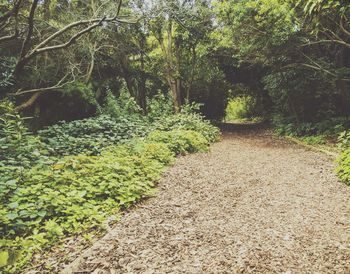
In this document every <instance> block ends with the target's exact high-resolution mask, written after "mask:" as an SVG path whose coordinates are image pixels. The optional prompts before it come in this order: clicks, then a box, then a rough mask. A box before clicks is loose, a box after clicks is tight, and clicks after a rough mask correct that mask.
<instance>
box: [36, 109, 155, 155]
mask: <svg viewBox="0 0 350 274" xmlns="http://www.w3.org/2000/svg"><path fill="white" fill-rule="evenodd" d="M148 131H149V129H148V126H147V123H146V122H145V121H144V120H142V119H141V118H140V119H137V118H135V117H132V118H127V117H126V116H125V117H119V118H112V117H111V116H108V115H101V116H98V117H93V118H87V119H83V120H76V121H72V122H69V123H66V122H60V123H58V124H56V125H53V126H50V127H47V128H45V129H43V130H40V131H39V136H40V139H41V140H42V142H43V143H45V144H46V146H47V148H48V150H49V151H50V153H51V155H54V156H67V155H77V154H86V155H98V154H99V153H100V152H101V150H102V149H103V148H104V147H106V146H110V145H116V144H123V143H127V142H128V141H129V140H130V139H132V138H134V137H137V136H144V135H146V134H147V132H148Z"/></svg>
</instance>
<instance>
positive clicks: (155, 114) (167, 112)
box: [147, 94, 174, 122]
mask: <svg viewBox="0 0 350 274" xmlns="http://www.w3.org/2000/svg"><path fill="white" fill-rule="evenodd" d="M173 112H174V110H173V103H172V101H171V99H170V98H166V97H165V96H164V95H163V94H157V95H155V96H154V97H153V98H151V100H149V102H148V113H147V118H148V119H149V120H150V121H151V122H154V121H158V120H162V119H164V118H166V117H169V116H171V115H172V114H173Z"/></svg>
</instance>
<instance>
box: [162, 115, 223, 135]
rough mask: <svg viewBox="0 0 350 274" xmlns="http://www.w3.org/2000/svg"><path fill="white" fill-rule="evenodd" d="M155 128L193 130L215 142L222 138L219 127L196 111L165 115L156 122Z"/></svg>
mask: <svg viewBox="0 0 350 274" xmlns="http://www.w3.org/2000/svg"><path fill="white" fill-rule="evenodd" d="M155 129H157V130H161V131H170V130H177V129H178V130H192V131H195V132H198V133H200V134H202V135H203V136H204V137H205V139H206V140H207V141H208V142H215V141H218V140H219V138H220V131H219V129H218V128H216V127H214V126H213V125H212V124H210V122H209V121H206V120H204V119H203V117H202V116H200V115H199V114H195V113H186V114H177V115H171V116H168V117H165V118H164V119H162V120H161V121H158V122H157V123H156V125H155Z"/></svg>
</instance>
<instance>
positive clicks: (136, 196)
mask: <svg viewBox="0 0 350 274" xmlns="http://www.w3.org/2000/svg"><path fill="white" fill-rule="evenodd" d="M112 99H113V98H112ZM112 99H111V101H110V102H109V105H108V108H107V106H105V108H107V109H108V113H109V114H111V115H113V117H112V116H111V115H100V116H98V117H93V118H88V119H84V120H78V121H73V122H68V123H66V122H60V123H58V124H57V125H53V126H50V127H47V128H45V129H43V130H41V131H39V133H38V136H35V135H33V134H32V133H31V132H30V131H29V130H28V129H27V127H26V125H25V121H24V119H23V118H21V117H20V116H19V115H18V114H17V113H16V112H15V111H14V110H13V106H12V104H10V103H8V102H6V103H5V102H3V103H2V104H1V109H0V111H1V112H0V115H1V116H0V118H1V119H0V127H1V128H0V129H1V131H0V148H1V153H0V172H1V177H0V222H1V226H0V245H1V246H2V248H1V249H0V267H4V268H3V269H4V271H5V272H13V271H19V270H20V269H21V268H22V267H23V266H24V265H26V264H27V263H28V261H29V260H30V258H31V256H32V254H33V253H34V252H37V251H39V250H41V249H42V248H43V247H46V246H51V245H52V244H54V243H55V242H57V240H59V239H60V238H61V237H64V236H67V235H72V234H75V233H80V232H85V231H87V230H89V229H92V228H102V227H103V223H104V222H105V221H106V219H107V217H108V216H110V215H111V214H113V213H117V212H118V210H119V209H120V208H125V207H128V206H129V205H131V204H133V203H134V202H136V201H138V200H140V199H141V198H142V197H145V196H149V195H151V194H152V193H153V192H154V186H155V183H156V182H157V181H158V180H159V178H160V175H161V173H162V170H163V168H164V167H165V166H166V165H169V164H171V163H172V162H173V161H174V159H175V155H178V154H185V153H191V152H197V151H207V150H208V148H209V143H210V142H213V141H215V140H218V138H219V130H218V129H217V128H215V127H214V126H212V125H211V124H210V123H209V122H207V121H205V120H203V118H202V117H201V116H200V115H198V114H194V113H193V112H192V107H191V106H188V108H186V109H185V112H184V113H181V114H178V115H171V116H169V115H165V116H162V117H161V119H159V118H157V117H156V116H157V115H156V112H157V111H158V110H159V108H158V107H157V106H154V116H153V117H152V118H150V117H141V116H140V115H138V114H135V115H130V116H128V115H127V114H126V112H124V110H123V109H122V107H121V106H120V105H115V104H114V103H113V100H112ZM129 107H131V108H132V107H133V105H129ZM113 111H114V112H115V113H114V112H113ZM117 114H118V115H119V116H118V117H115V116H116V115H117ZM152 121H156V122H152ZM153 129H157V130H153ZM152 130H153V131H152ZM14 258H15V259H14ZM11 260H12V261H11Z"/></svg>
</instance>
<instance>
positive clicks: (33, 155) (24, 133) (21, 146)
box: [0, 101, 47, 168]
mask: <svg viewBox="0 0 350 274" xmlns="http://www.w3.org/2000/svg"><path fill="white" fill-rule="evenodd" d="M0 151H1V153H0V168H1V167H4V166H13V167H16V166H17V167H19V166H20V167H29V166H31V165H33V164H35V163H38V162H39V161H40V160H42V158H43V156H44V155H45V154H46V153H47V152H46V150H45V149H44V145H43V144H42V143H41V142H40V140H39V138H38V137H36V136H34V135H33V134H32V133H30V132H29V131H28V129H27V127H26V125H25V118H22V117H21V116H20V115H19V114H18V113H17V112H16V111H15V110H14V106H13V104H12V103H11V102H9V101H1V102H0Z"/></svg>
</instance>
